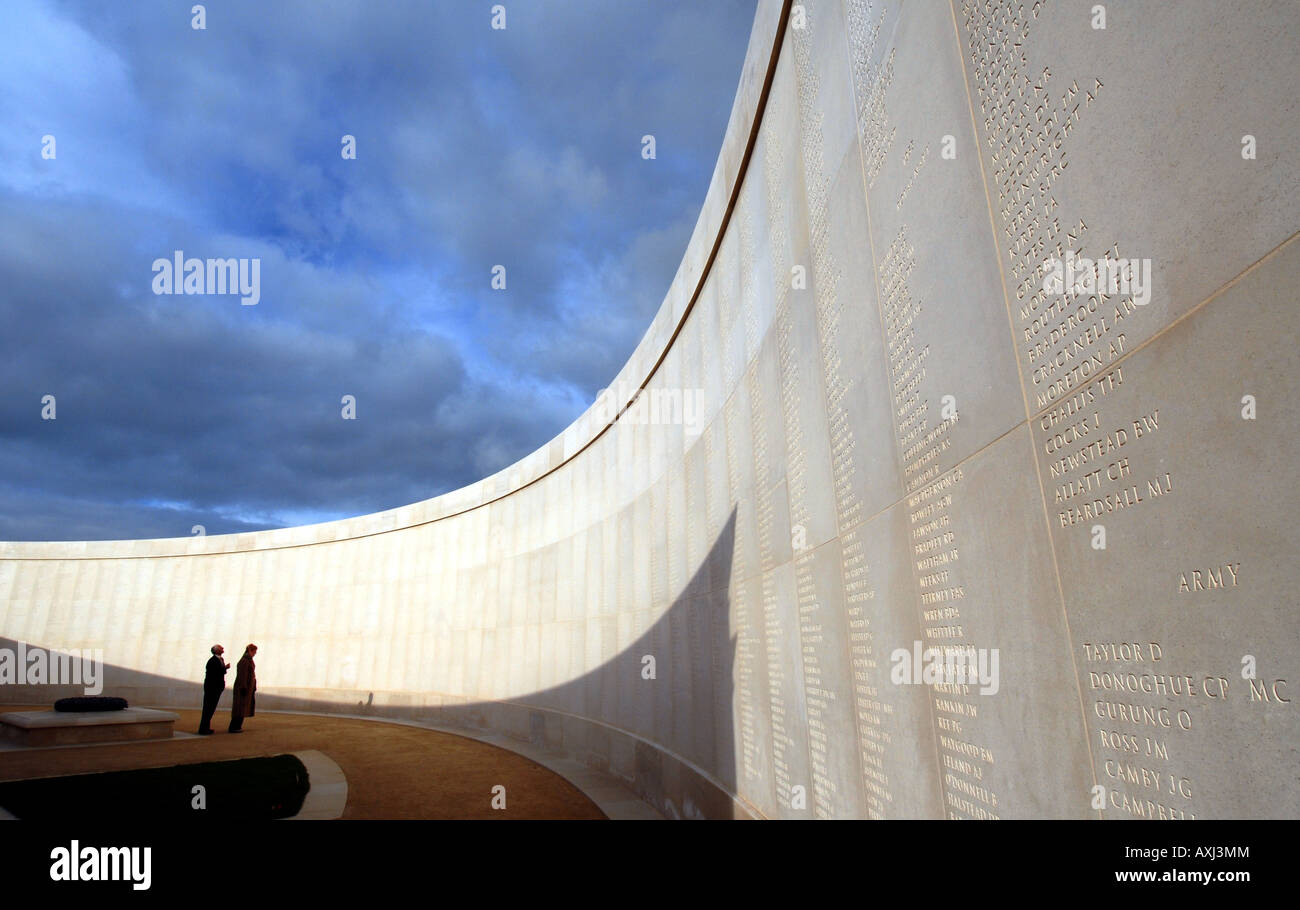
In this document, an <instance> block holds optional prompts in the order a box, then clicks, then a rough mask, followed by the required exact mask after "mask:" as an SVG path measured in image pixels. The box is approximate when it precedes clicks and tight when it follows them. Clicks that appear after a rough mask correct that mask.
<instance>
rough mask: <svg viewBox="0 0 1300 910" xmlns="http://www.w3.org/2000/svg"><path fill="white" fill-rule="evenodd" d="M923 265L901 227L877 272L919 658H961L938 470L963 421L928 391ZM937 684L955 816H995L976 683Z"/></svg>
mask: <svg viewBox="0 0 1300 910" xmlns="http://www.w3.org/2000/svg"><path fill="white" fill-rule="evenodd" d="M915 263H916V259H915V250H914V249H913V247H912V245H911V243H910V242H909V241H908V238H907V227H906V225H903V226H901V227H900V229H899V233H898V236H897V237H896V238H895V239H894V241H893V243H891V244H890V246H889V249H888V250H887V251H886V253H885V255H884V257H883V258H882V261H881V264H880V269H879V270H880V289H881V298H882V300H881V318H882V321H883V324H884V330H885V344H886V350H887V352H888V354H887V357H888V364H889V381H890V390H891V392H892V393H893V401H894V414H893V416H894V421H895V429H896V432H897V437H898V445H899V449H900V454H901V456H902V464H903V478H904V481H903V485H904V490H905V491H906V493H907V499H906V506H907V514H908V526H909V530H908V539H909V545H910V547H911V550H912V558H911V563H912V568H913V574H914V577H915V579H916V583H917V589H918V600H919V602H920V604H919V605H920V610H921V634H922V636H923V637H924V641H923V642H920V643H917V644H916V645H914V647H913V661H916V660H917V659H920V660H921V661H922V662H930V661H932V660H933V659H938V660H940V661H944V662H945V663H946V662H947V658H948V657H949V656H950V655H955V656H957V657H962V656H964V655H966V654H968V653H970V651H971V649H972V648H973V644H972V643H971V642H970V641H969V640H968V636H967V632H966V630H965V628H964V624H963V612H962V611H963V608H967V609H969V606H968V604H967V603H966V600H967V596H968V591H967V585H966V584H965V583H964V582H963V579H962V574H963V573H962V571H961V565H960V563H961V548H960V545H959V544H960V541H959V540H958V537H957V533H956V530H955V529H954V526H953V518H952V510H953V507H954V505H955V503H956V500H957V498H958V497H959V496H960V492H959V490H960V486H961V483H962V480H963V479H964V474H963V471H962V469H961V468H955V469H953V470H952V471H949V472H948V473H947V474H943V475H942V476H941V475H940V472H939V467H938V458H939V455H940V454H941V453H943V452H944V451H946V450H947V449H948V448H949V447H950V445H951V443H950V440H949V439H948V436H947V434H948V430H949V429H950V427H951V426H952V424H953V423H954V422H955V420H944V421H941V422H939V423H938V424H937V425H935V426H933V427H931V416H930V403H929V401H928V399H925V398H922V397H921V392H920V389H921V384H922V382H923V381H924V380H925V378H926V375H927V370H926V366H925V364H926V361H927V359H928V358H929V355H930V346H929V344H926V343H924V340H923V339H921V338H920V337H919V336H918V334H917V323H916V319H917V316H918V315H919V314H920V312H921V311H922V308H923V305H922V302H921V301H919V300H917V299H915V298H914V297H913V296H912V293H911V290H910V288H909V287H908V283H907V279H908V277H909V275H910V274H911V272H912V269H913V268H914V267H915ZM929 690H930V699H931V707H932V710H933V714H934V722H935V726H936V727H937V728H938V729H937V737H938V749H939V761H940V769H939V770H940V776H941V783H942V790H943V794H944V803H945V805H946V807H947V812H948V816H949V817H950V818H956V817H968V818H997V817H998V815H997V812H996V809H997V807H998V795H997V793H996V792H994V791H993V790H992V789H991V788H990V787H989V785H988V781H987V778H988V777H989V775H990V773H991V771H992V769H993V764H994V753H993V750H992V749H991V748H990V747H989V746H988V745H986V744H984V743H981V742H980V739H981V736H980V735H979V734H980V731H979V711H980V706H979V696H978V694H977V689H976V687H975V686H973V685H971V684H970V682H969V681H962V680H956V679H953V680H949V679H944V680H942V681H937V682H935V681H931V682H929Z"/></svg>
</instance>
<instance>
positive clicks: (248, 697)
mask: <svg viewBox="0 0 1300 910" xmlns="http://www.w3.org/2000/svg"><path fill="white" fill-rule="evenodd" d="M256 655H257V645H249V646H248V647H247V648H245V649H244V656H243V657H241V658H239V663H238V664H237V665H236V667H235V694H234V696H233V698H232V699H231V703H230V732H231V733H242V732H243V726H244V718H245V717H252V716H253V709H254V708H255V707H256V701H255V699H254V695H255V693H256V692H257V666H256V665H255V664H254V663H253V658H254V657H255V656H256Z"/></svg>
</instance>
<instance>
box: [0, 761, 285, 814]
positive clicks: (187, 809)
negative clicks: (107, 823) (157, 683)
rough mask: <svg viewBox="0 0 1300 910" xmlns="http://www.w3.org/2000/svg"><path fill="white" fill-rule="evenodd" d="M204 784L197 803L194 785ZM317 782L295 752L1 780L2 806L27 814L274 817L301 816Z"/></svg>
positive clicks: (0, 794) (0, 800)
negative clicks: (202, 804)
mask: <svg viewBox="0 0 1300 910" xmlns="http://www.w3.org/2000/svg"><path fill="white" fill-rule="evenodd" d="M196 785H201V786H203V787H204V788H205V789H206V791H207V792H206V797H207V808H206V809H195V808H193V807H192V803H193V801H194V798H195V797H194V792H193V788H194V787H195V786H196ZM309 789H311V783H310V781H309V779H308V776H307V769H306V768H305V767H303V763H302V762H301V761H299V760H298V759H297V758H296V757H295V756H293V755H276V756H272V757H270V758H241V759H237V760H235V761H222V762H203V763H201V764H195V765H174V766H172V767H170V768H145V769H141V770H138V771H110V772H105V773H102V774H77V775H73V776H70V777H47V778H40V779H37V780H19V781H10V782H8V783H0V806H4V808H6V809H8V810H9V811H10V812H12V813H13V814H14V815H16V816H18V817H19V818H28V819H45V820H52V819H59V820H60V821H62V820H65V819H89V818H92V817H93V818H96V819H106V818H120V819H151V818H155V819H169V820H172V821H178V820H181V819H184V818H187V817H188V818H191V819H194V820H195V821H202V820H204V819H212V818H220V819H272V818H288V817H290V816H292V815H297V814H298V810H299V809H301V808H302V802H303V800H304V799H305V798H306V796H307V791H308V790H309Z"/></svg>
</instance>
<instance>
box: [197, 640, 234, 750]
mask: <svg viewBox="0 0 1300 910" xmlns="http://www.w3.org/2000/svg"><path fill="white" fill-rule="evenodd" d="M224 653H226V649H225V648H223V647H221V645H213V646H212V656H211V657H209V658H208V668H207V672H206V673H205V674H204V676H203V716H202V717H201V718H200V719H199V735H200V736H210V735H211V734H212V732H213V731H212V715H213V714H216V713H217V702H219V701H221V693H222V692H224V691H226V671H227V670H229V669H230V664H228V663H226V662H225V661H224V660H222V658H221V655H222V654H224Z"/></svg>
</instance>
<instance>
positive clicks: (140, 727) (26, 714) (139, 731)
mask: <svg viewBox="0 0 1300 910" xmlns="http://www.w3.org/2000/svg"><path fill="white" fill-rule="evenodd" d="M178 720H180V715H179V714H173V713H172V712H170V711H157V710H155V709H153V708H127V709H125V710H123V711H10V712H8V713H6V714H0V738H3V739H5V740H6V741H8V742H11V743H15V744H17V745H20V746H75V745H81V744H84V743H112V742H132V741H135V740H143V739H170V738H171V735H172V730H173V728H174V726H175V724H176V721H178Z"/></svg>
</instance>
